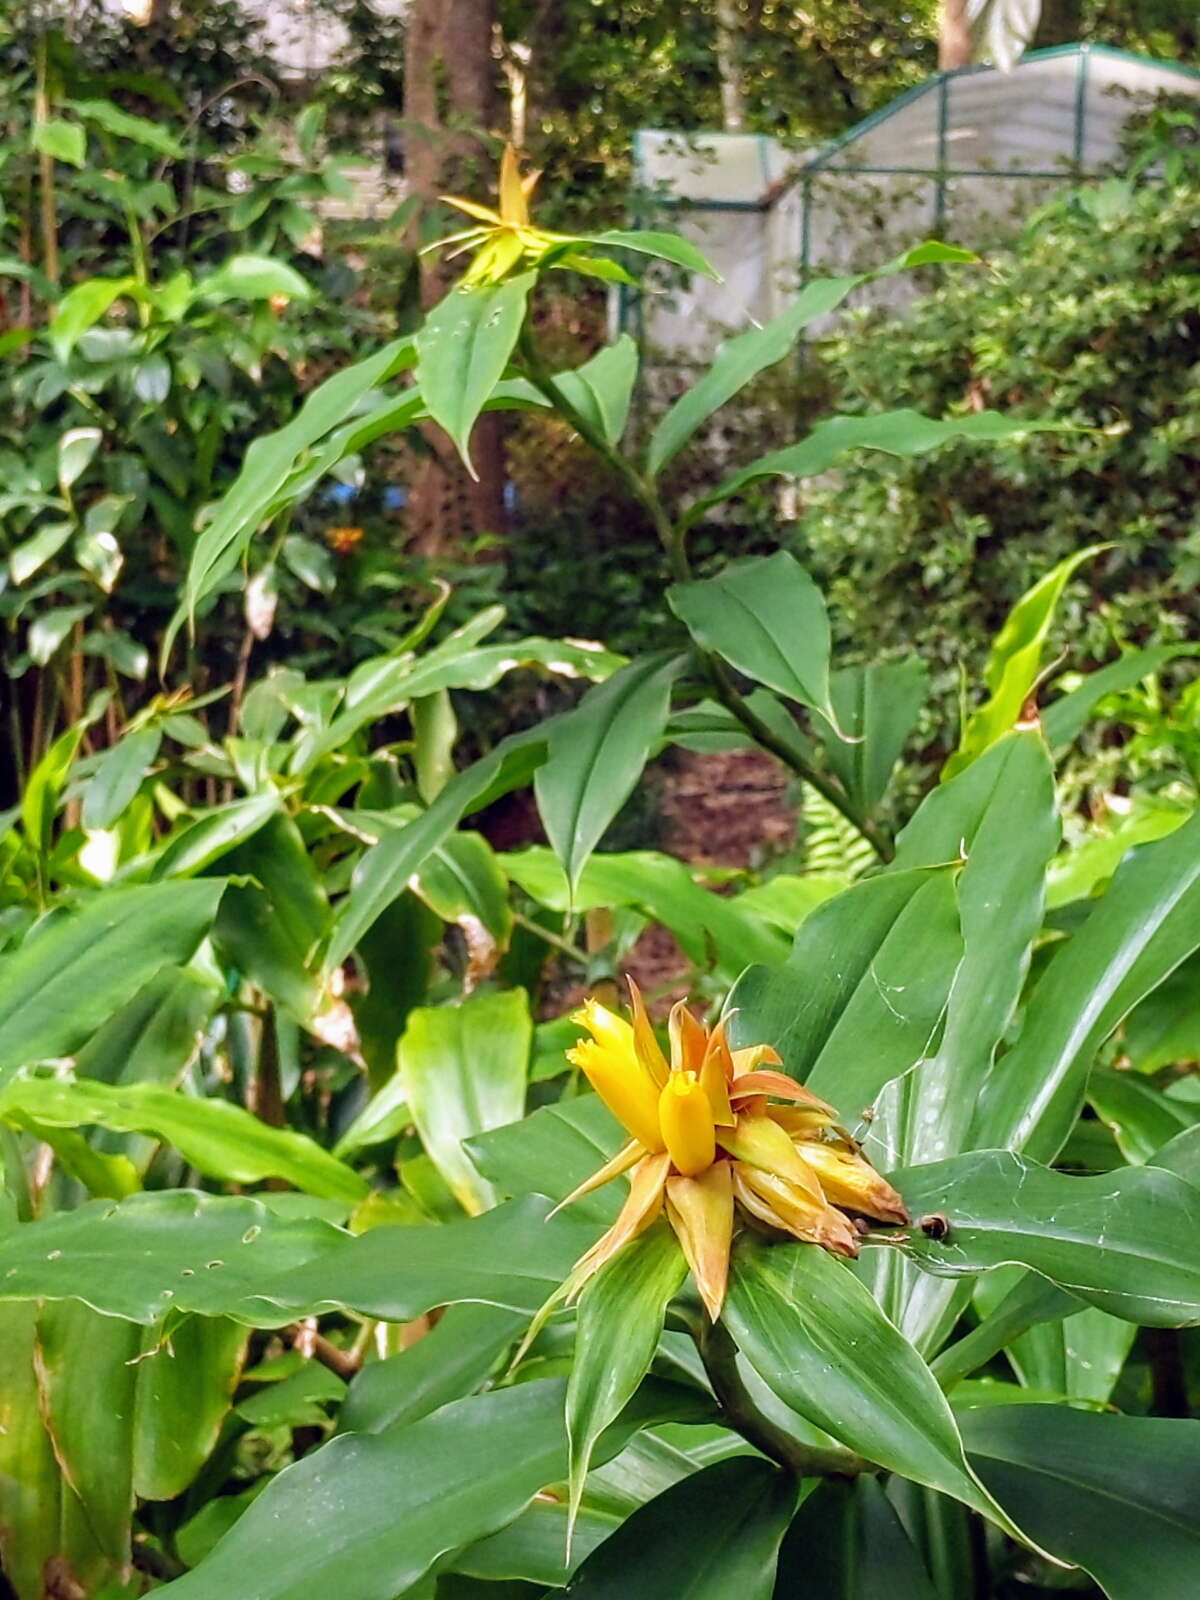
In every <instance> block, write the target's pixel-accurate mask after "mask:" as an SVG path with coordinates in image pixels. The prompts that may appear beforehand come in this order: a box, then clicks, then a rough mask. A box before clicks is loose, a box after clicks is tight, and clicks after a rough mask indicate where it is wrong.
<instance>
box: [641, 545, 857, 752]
mask: <svg viewBox="0 0 1200 1600" xmlns="http://www.w3.org/2000/svg"><path fill="white" fill-rule="evenodd" d="M667 600H668V602H669V604H670V606H671V610H672V611H674V613H675V615H676V616H677V617H678V618H679V619H680V621H681V622H682V623H684V625H685V626H686V627H687V630H688V632H689V633H690V634H691V635H692V637H693V638H694V639H695V640H696V641H697V643H699V644H701V645H702V646H703V647H704V648H705V649H706V650H714V651H715V652H716V653H717V654H718V655H720V656H724V658H725V660H726V661H728V662H729V663H730V665H731V666H734V667H736V668H737V670H738V671H739V672H744V673H745V674H746V676H747V677H750V678H754V679H756V680H757V682H759V683H763V684H766V686H767V688H769V689H774V690H776V691H777V692H778V693H779V694H783V695H787V696H788V698H789V699H791V700H798V701H799V702H800V703H801V704H802V705H806V706H814V707H815V708H816V709H817V710H818V711H823V712H824V713H825V714H826V716H827V717H828V718H829V719H830V720H831V721H833V720H836V714H835V712H834V710H833V708H832V706H831V705H830V700H829V648H830V646H829V618H828V616H827V614H826V611H825V601H824V599H823V598H822V596H821V592H820V590H819V589H818V588H817V586H816V584H815V583H814V582H813V581H812V579H811V578H810V577H809V575H808V573H807V572H805V570H804V568H803V567H802V566H801V565H800V563H799V562H798V561H797V560H796V559H795V557H793V556H790V555H788V553H787V551H786V550H777V551H776V552H775V554H774V555H772V556H754V557H752V558H750V559H749V560H746V561H736V562H733V563H731V564H730V565H729V566H727V567H725V568H724V569H723V570H722V571H720V572H719V573H717V575H716V576H715V577H712V578H702V579H700V580H698V581H697V582H695V583H675V584H672V585H671V587H670V588H669V589H668V590H667Z"/></svg>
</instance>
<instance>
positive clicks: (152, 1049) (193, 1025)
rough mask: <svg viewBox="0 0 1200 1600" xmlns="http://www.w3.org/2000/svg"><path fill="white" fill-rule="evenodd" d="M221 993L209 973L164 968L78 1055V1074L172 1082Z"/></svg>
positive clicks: (114, 1080) (111, 1079)
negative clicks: (202, 973) (206, 974)
mask: <svg viewBox="0 0 1200 1600" xmlns="http://www.w3.org/2000/svg"><path fill="white" fill-rule="evenodd" d="M221 998H222V996H221V991H220V989H219V988H218V986H217V984H216V983H215V982H214V980H213V979H212V978H211V977H208V976H204V975H201V974H199V973H197V972H194V971H191V970H189V969H188V968H182V969H181V968H178V967H167V968H164V969H162V970H160V971H159V972H157V973H156V974H155V976H154V977H153V978H151V979H150V981H149V982H148V983H147V984H145V985H144V986H143V987H142V988H141V989H140V990H139V991H138V992H137V994H135V995H134V997H133V998H132V1000H129V1001H128V1002H127V1003H126V1004H125V1005H123V1006H121V1007H120V1008H119V1009H118V1010H117V1011H115V1012H114V1013H113V1015H112V1016H110V1017H109V1018H108V1020H107V1021H106V1022H105V1023H104V1024H103V1025H102V1026H101V1027H100V1029H99V1030H98V1031H97V1032H96V1033H94V1034H93V1035H92V1037H91V1038H90V1039H89V1040H88V1042H87V1044H85V1045H84V1047H83V1049H82V1050H80V1051H79V1052H78V1053H77V1054H76V1057H75V1072H76V1076H77V1077H80V1078H98V1079H99V1080H100V1081H101V1082H103V1083H142V1082H155V1083H171V1082H174V1081H175V1080H177V1079H178V1078H179V1077H180V1076H181V1074H182V1073H183V1070H184V1068H185V1067H186V1066H187V1064H188V1062H189V1061H190V1060H191V1058H192V1056H193V1054H194V1053H195V1050H196V1041H197V1040H198V1039H199V1038H200V1037H201V1035H202V1034H203V1032H204V1029H205V1027H206V1025H207V1023H208V1021H209V1018H210V1017H211V1016H212V1014H213V1012H214V1011H215V1010H216V1008H217V1005H218V1004H219V1002H220V1000H221Z"/></svg>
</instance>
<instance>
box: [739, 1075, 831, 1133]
mask: <svg viewBox="0 0 1200 1600" xmlns="http://www.w3.org/2000/svg"><path fill="white" fill-rule="evenodd" d="M730 1093H731V1094H732V1096H733V1098H734V1099H735V1100H736V1099H738V1098H739V1097H740V1096H742V1095H752V1094H773V1095H774V1096H775V1098H776V1099H777V1100H794V1101H796V1102H797V1103H798V1104H800V1105H804V1106H811V1107H812V1108H813V1109H814V1110H817V1111H821V1112H824V1113H827V1114H828V1117H829V1120H830V1122H833V1121H834V1120H835V1119H836V1117H837V1112H836V1111H835V1110H834V1109H833V1107H832V1106H830V1105H826V1103H825V1101H824V1100H818V1099H817V1097H816V1095H815V1094H813V1092H812V1091H811V1089H806V1088H805V1087H804V1085H803V1084H802V1083H797V1082H796V1080H795V1078H789V1077H788V1075H787V1073H786V1072H772V1071H770V1070H769V1069H765V1068H764V1069H756V1070H755V1071H753V1072H743V1073H741V1074H739V1076H738V1077H737V1078H736V1079H735V1080H734V1083H733V1087H732V1089H731V1090H730Z"/></svg>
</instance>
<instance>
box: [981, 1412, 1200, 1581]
mask: <svg viewBox="0 0 1200 1600" xmlns="http://www.w3.org/2000/svg"><path fill="white" fill-rule="evenodd" d="M963 1434H964V1436H965V1438H966V1441H967V1448H968V1450H969V1452H970V1458H971V1462H972V1464H973V1465H974V1467H975V1468H976V1470H977V1471H978V1473H979V1474H980V1476H981V1477H982V1478H983V1479H984V1481H985V1482H986V1483H987V1485H988V1487H989V1488H990V1489H991V1490H992V1492H993V1493H994V1494H996V1495H998V1496H999V1497H1000V1498H1001V1499H1002V1500H1003V1501H1004V1503H1005V1505H1006V1506H1008V1507H1010V1508H1011V1510H1012V1513H1013V1515H1014V1516H1015V1517H1017V1518H1019V1519H1020V1521H1021V1524H1022V1526H1024V1527H1027V1528H1028V1529H1029V1530H1030V1532H1031V1533H1032V1534H1033V1535H1034V1536H1035V1537H1036V1538H1037V1539H1038V1542H1039V1543H1041V1544H1043V1545H1044V1546H1045V1547H1046V1548H1047V1549H1048V1550H1052V1551H1053V1552H1054V1554H1055V1555H1057V1556H1059V1557H1060V1558H1061V1559H1062V1560H1064V1561H1070V1562H1073V1563H1077V1564H1078V1565H1079V1566H1081V1567H1083V1568H1084V1569H1085V1570H1086V1571H1087V1572H1090V1573H1091V1574H1092V1576H1093V1577H1094V1578H1095V1579H1096V1581H1097V1582H1098V1583H1099V1584H1100V1585H1101V1586H1102V1587H1103V1589H1104V1592H1105V1594H1106V1595H1108V1596H1109V1600H1145V1595H1146V1588H1147V1582H1148V1581H1149V1582H1150V1584H1151V1586H1152V1587H1153V1588H1155V1589H1156V1590H1158V1591H1159V1592H1160V1593H1161V1594H1163V1595H1176V1594H1178V1595H1181V1596H1182V1595H1185V1594H1187V1593H1189V1591H1190V1590H1191V1589H1192V1588H1194V1587H1195V1579H1196V1571H1197V1566H1198V1564H1200V1510H1198V1508H1200V1453H1198V1452H1197V1450H1196V1424H1195V1423H1194V1422H1176V1421H1171V1420H1164V1419H1161V1418H1157V1417H1122V1416H1107V1415H1100V1414H1095V1413H1091V1412H1087V1411H1074V1410H1070V1409H1068V1408H1067V1407H1065V1406H1019V1407H1018V1406H1001V1407H996V1408H993V1409H990V1410H986V1411H976V1412H972V1413H971V1414H970V1415H969V1416H967V1417H965V1418H964V1419H963ZM1148 1575H1152V1576H1151V1577H1149V1579H1148Z"/></svg>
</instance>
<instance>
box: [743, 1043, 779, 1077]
mask: <svg viewBox="0 0 1200 1600" xmlns="http://www.w3.org/2000/svg"><path fill="white" fill-rule="evenodd" d="M782 1065H783V1062H782V1060H781V1059H780V1056H779V1052H778V1051H777V1050H772V1048H771V1046H770V1045H769V1044H753V1045H751V1046H750V1048H749V1049H748V1050H735V1051H734V1052H733V1075H734V1077H735V1078H740V1077H741V1075H742V1074H743V1072H757V1070H758V1069H759V1067H779V1066H782Z"/></svg>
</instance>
